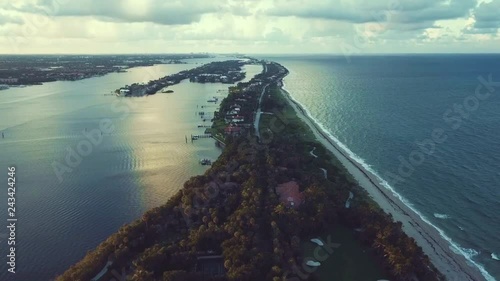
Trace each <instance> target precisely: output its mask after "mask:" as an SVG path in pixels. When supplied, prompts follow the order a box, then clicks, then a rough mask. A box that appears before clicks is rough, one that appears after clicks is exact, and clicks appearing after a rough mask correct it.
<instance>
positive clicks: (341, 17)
mask: <svg viewBox="0 0 500 281" xmlns="http://www.w3.org/2000/svg"><path fill="white" fill-rule="evenodd" d="M475 6H476V0H420V1H415V0H372V1H368V0H352V1H346V0H340V1H338V0H319V1H315V2H312V1H304V0H291V1H286V0H281V1H277V3H276V5H275V6H274V7H271V8H269V9H268V10H267V11H266V13H267V14H268V15H271V16H278V17H300V18H321V19H328V20H336V21H344V22H350V23H354V24H361V23H374V22H377V23H391V24H392V26H394V27H396V26H397V25H400V24H401V25H405V24H415V25H418V24H422V23H427V24H428V25H430V26H432V25H433V23H434V22H435V21H438V20H444V19H455V18H460V17H465V16H467V15H468V14H469V12H470V10H471V9H472V8H474V7H475ZM403 29H404V28H403Z"/></svg>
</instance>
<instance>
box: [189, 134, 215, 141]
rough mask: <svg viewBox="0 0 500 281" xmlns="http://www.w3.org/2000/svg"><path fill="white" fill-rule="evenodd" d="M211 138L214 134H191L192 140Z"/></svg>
mask: <svg viewBox="0 0 500 281" xmlns="http://www.w3.org/2000/svg"><path fill="white" fill-rule="evenodd" d="M209 138H212V134H203V135H191V141H193V140H197V139H209Z"/></svg>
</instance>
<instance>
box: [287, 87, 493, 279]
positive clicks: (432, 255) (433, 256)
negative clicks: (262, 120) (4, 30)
mask: <svg viewBox="0 0 500 281" xmlns="http://www.w3.org/2000/svg"><path fill="white" fill-rule="evenodd" d="M280 90H281V92H282V94H283V95H284V97H285V98H286V99H287V100H288V102H289V103H290V105H291V106H292V107H293V109H294V110H295V112H296V114H297V116H298V117H299V118H300V119H301V120H302V121H303V122H304V123H305V124H307V125H308V126H309V127H310V129H311V130H312V132H313V134H314V136H315V137H316V139H317V140H318V141H319V142H320V143H321V144H322V145H323V146H324V147H325V148H326V149H327V150H328V151H330V152H331V153H332V154H333V155H334V156H335V157H336V158H337V159H338V160H339V161H340V162H341V163H342V165H343V166H344V167H345V168H346V170H347V172H349V174H351V175H352V176H353V177H354V179H355V180H356V181H357V182H358V184H359V185H360V187H362V188H363V189H364V190H365V191H366V192H367V193H368V194H369V196H370V197H371V198H372V199H373V200H374V201H375V203H377V205H379V207H380V208H382V209H383V210H384V211H385V212H386V213H389V214H391V215H392V216H393V219H394V220H395V221H400V222H402V224H403V230H404V232H405V233H406V234H407V235H408V236H410V237H412V238H414V239H415V241H416V242H417V244H418V245H419V246H420V247H421V248H422V250H423V251H424V253H425V254H426V255H427V256H428V257H429V259H430V261H431V263H432V264H433V265H434V266H435V267H436V268H437V269H438V270H439V271H440V272H441V273H442V274H443V275H444V276H445V277H446V278H447V279H448V280H470V281H480V280H481V281H485V280H487V281H492V280H495V279H494V278H493V277H491V278H489V277H488V279H487V278H486V277H485V276H483V274H485V275H489V274H488V273H487V272H481V269H480V268H478V267H477V264H476V267H473V266H471V265H469V264H470V263H471V261H469V260H467V258H466V257H465V256H463V255H459V254H456V253H455V252H453V251H452V250H451V247H454V246H453V245H452V244H451V243H450V242H449V241H447V240H446V239H445V238H444V237H442V235H441V233H440V231H439V230H438V229H437V228H436V227H435V226H433V225H431V224H430V223H429V222H427V221H425V220H424V219H423V218H422V217H421V216H420V215H419V214H418V213H417V212H415V210H413V209H411V208H410V207H409V206H407V205H406V204H405V203H404V202H403V201H402V200H401V199H400V198H398V196H397V195H395V194H394V192H393V191H391V190H389V189H388V188H386V187H384V186H383V184H382V183H381V182H380V179H379V178H377V176H376V175H374V174H373V173H371V172H370V171H368V170H366V169H365V168H364V167H363V166H362V165H361V164H360V163H358V162H357V161H356V160H355V159H353V157H351V156H350V155H349V154H348V153H347V152H346V151H345V150H344V149H343V148H341V147H340V146H339V145H338V144H337V143H336V142H335V141H334V140H332V139H331V137H329V136H328V134H327V133H325V132H324V131H323V129H322V128H321V127H320V126H319V125H318V124H317V123H316V122H315V121H314V120H313V118H312V117H311V116H310V115H309V114H308V112H307V111H306V110H305V109H304V108H303V106H302V105H301V104H300V103H298V102H297V101H295V100H294V99H293V98H292V96H291V95H290V93H289V92H288V91H287V90H286V89H284V86H281V87H280ZM483 270H484V269H483Z"/></svg>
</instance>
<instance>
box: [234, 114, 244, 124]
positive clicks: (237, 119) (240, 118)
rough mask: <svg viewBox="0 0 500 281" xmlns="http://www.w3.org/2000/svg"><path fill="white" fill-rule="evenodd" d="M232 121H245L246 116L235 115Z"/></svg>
mask: <svg viewBox="0 0 500 281" xmlns="http://www.w3.org/2000/svg"><path fill="white" fill-rule="evenodd" d="M231 122H233V123H241V122H245V117H243V116H240V115H236V116H234V117H233V119H231Z"/></svg>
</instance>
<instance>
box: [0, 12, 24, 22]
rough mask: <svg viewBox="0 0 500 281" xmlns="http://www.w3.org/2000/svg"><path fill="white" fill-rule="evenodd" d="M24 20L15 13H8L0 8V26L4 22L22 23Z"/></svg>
mask: <svg viewBox="0 0 500 281" xmlns="http://www.w3.org/2000/svg"><path fill="white" fill-rule="evenodd" d="M23 23H24V20H23V19H22V18H21V17H20V16H17V15H12V14H9V13H8V12H6V11H3V10H1V9H0V26H1V25H5V24H23Z"/></svg>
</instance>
